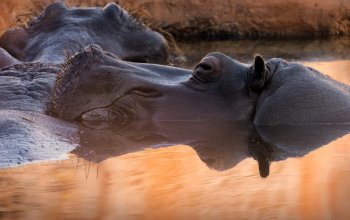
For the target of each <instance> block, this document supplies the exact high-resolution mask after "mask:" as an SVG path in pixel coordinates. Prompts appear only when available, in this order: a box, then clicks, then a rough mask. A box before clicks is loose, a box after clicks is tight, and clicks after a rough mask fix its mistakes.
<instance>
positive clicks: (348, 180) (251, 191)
mask: <svg viewBox="0 0 350 220" xmlns="http://www.w3.org/2000/svg"><path fill="white" fill-rule="evenodd" d="M348 44H349V43H348V42H347V41H345V42H344V40H335V41H309V42H288V43H286V42H276V41H275V42H264V41H258V42H256V41H255V42H250V41H242V42H200V43H192V44H180V46H181V47H182V48H183V49H184V52H185V54H187V55H188V58H187V59H188V62H187V63H185V64H182V65H183V66H187V67H191V66H193V65H195V62H197V61H199V60H200V59H201V58H202V57H203V56H204V55H205V54H206V53H208V52H211V51H222V52H225V53H226V54H228V55H230V56H232V57H234V58H235V59H238V60H240V61H242V62H251V60H252V58H253V55H254V54H258V53H259V54H261V55H263V56H264V57H266V58H270V57H274V56H276V57H282V58H285V59H286V60H289V61H298V62H303V63H305V65H308V66H311V67H313V68H315V69H317V70H319V71H321V72H323V73H325V74H327V75H329V76H331V77H333V78H334V79H336V80H339V81H341V82H343V83H346V84H348V85H350V72H349V70H350V57H349V54H350V53H349V52H350V47H348ZM254 45H255V46H254ZM346 46H347V47H346ZM196 48H197V49H196ZM157 126H158V127H156V128H155V127H147V126H145V125H144V124H142V123H141V122H140V123H137V124H136V125H135V126H134V127H132V126H131V127H130V126H129V127H127V128H123V129H122V130H118V131H113V132H112V133H105V134H102V133H101V134H96V133H94V134H91V133H89V132H90V131H89V130H87V131H81V132H80V133H79V138H80V144H81V145H82V146H81V147H80V148H78V149H77V150H75V151H73V152H72V153H71V154H70V155H69V159H67V160H59V161H52V162H40V163H32V164H27V165H23V166H18V167H13V168H6V169H0V219H271V218H273V219H350V201H349V198H350V134H349V132H348V131H349V130H348V129H347V128H340V129H339V130H336V129H338V128H334V130H336V131H337V132H333V131H334V130H333V129H332V128H325V129H323V128H322V129H319V130H318V128H292V129H288V130H283V129H281V130H280V131H279V132H281V133H282V134H281V135H279V136H278V135H277V136H276V134H278V132H277V133H276V132H272V131H270V130H266V129H265V130H264V129H263V128H262V129H260V130H259V134H260V135H262V136H265V137H266V138H268V139H270V140H273V141H272V142H275V143H277V142H278V143H279V148H274V150H273V151H274V157H275V159H274V160H272V163H271V165H270V172H269V175H268V177H266V178H261V177H260V174H259V166H258V162H257V161H256V160H254V159H253V158H252V157H251V155H250V154H249V150H248V148H247V146H246V145H247V144H246V143H245V141H246V140H247V137H248V136H249V135H250V132H251V128H250V127H249V126H245V125H242V124H240V125H237V126H236V125H235V126H234V128H232V127H231V126H232V125H231V124H226V123H222V124H220V123H219V124H217V123H213V124H209V125H208V124H198V125H193V124H191V123H190V124H188V123H183V124H181V123H176V122H174V124H165V125H161V124H158V125H157ZM160 129H161V130H160ZM230 129H231V130H230ZM303 129H304V130H303ZM232 131H235V132H232ZM313 131H314V132H313ZM115 134H118V135H115ZM292 134H293V135H292ZM281 140H283V141H281ZM172 143H174V144H176V145H172ZM306 143H307V144H306ZM303 144H306V145H308V146H313V147H311V148H310V149H309V148H308V149H304V148H302V149H300V148H299V149H297V150H295V148H293V146H294V145H295V146H299V147H300V146H302V145H303ZM288 150H289V151H288ZM285 152H287V153H285Z"/></svg>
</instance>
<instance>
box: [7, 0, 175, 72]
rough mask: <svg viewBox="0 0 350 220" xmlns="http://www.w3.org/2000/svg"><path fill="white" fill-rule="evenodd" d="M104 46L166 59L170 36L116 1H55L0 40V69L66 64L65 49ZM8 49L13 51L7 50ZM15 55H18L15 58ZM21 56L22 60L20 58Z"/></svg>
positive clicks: (145, 58)
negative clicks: (82, 4)
mask: <svg viewBox="0 0 350 220" xmlns="http://www.w3.org/2000/svg"><path fill="white" fill-rule="evenodd" d="M89 44H99V45H100V46H101V47H102V48H103V49H104V50H106V51H108V52H110V53H113V54H114V55H116V56H118V57H120V58H121V59H123V60H128V61H135V62H153V63H166V62H167V61H168V58H169V50H168V45H167V42H166V40H165V39H164V38H163V36H162V35H160V34H159V33H157V32H154V31H152V30H151V29H149V28H147V27H146V26H145V25H144V24H143V23H142V22H139V21H137V19H135V17H134V16H132V15H130V14H128V12H126V11H125V10H124V9H122V8H121V7H119V6H118V5H117V4H115V3H109V4H108V5H106V6H105V7H104V8H103V9H101V8H72V9H69V8H67V7H66V6H65V5H64V4H62V3H59V2H57V3H53V4H50V5H49V6H47V7H46V9H45V10H44V11H43V12H42V13H41V14H40V15H39V16H38V17H37V18H34V19H33V20H31V21H30V22H29V23H28V27H18V28H14V29H10V30H8V31H7V32H5V33H4V34H3V36H2V37H1V38H0V47H2V48H4V49H5V50H2V49H1V48H0V67H1V66H6V65H10V64H13V63H18V62H20V61H24V62H34V61H36V62H43V63H62V62H63V61H64V59H65V53H67V54H68V55H72V54H73V53H74V51H79V50H80V47H85V46H87V45H89ZM7 52H8V53H7ZM12 56H13V57H12ZM16 59H18V60H16Z"/></svg>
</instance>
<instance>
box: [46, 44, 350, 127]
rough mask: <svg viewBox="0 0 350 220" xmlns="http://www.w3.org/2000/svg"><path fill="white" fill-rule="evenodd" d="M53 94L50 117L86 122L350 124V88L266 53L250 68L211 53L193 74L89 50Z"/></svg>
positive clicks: (76, 60) (71, 66) (64, 74)
mask: <svg viewBox="0 0 350 220" xmlns="http://www.w3.org/2000/svg"><path fill="white" fill-rule="evenodd" d="M67 82H69V83H67ZM54 90H55V92H54V95H53V97H52V98H53V99H52V102H51V103H52V105H51V112H52V113H53V114H56V115H58V116H59V117H62V118H65V119H78V120H82V121H83V122H85V123H90V122H94V121H105V122H108V123H109V124H110V123H112V124H115V123H120V122H121V121H128V120H129V121H130V120H134V119H149V120H151V121H152V120H153V121H167V120H168V121H176V120H178V121H181V120H183V121H184V120H186V121H188V120H193V121H201V120H212V121H215V120H218V121H220V120H225V121H237V120H251V121H253V122H254V123H255V124H259V125H300V124H324V123H330V124H333V123H334V124H337V123H350V88H349V86H347V85H344V84H342V83H340V82H336V81H334V80H333V79H331V78H329V77H327V76H325V75H323V74H321V73H319V72H317V71H316V70H313V69H311V68H308V67H305V66H303V65H301V64H297V63H288V62H286V61H284V60H282V59H271V60H269V61H267V62H266V63H265V61H264V60H263V59H262V57H260V56H257V57H256V58H255V61H254V64H253V65H246V64H243V63H240V62H238V61H236V60H233V59H231V58H230V57H227V56H226V55H224V54H221V53H211V54H209V55H207V56H206V57H204V58H203V59H202V61H201V62H200V63H199V64H198V65H197V66H196V68H195V69H194V70H193V71H191V70H187V69H180V68H174V67H168V66H162V65H154V64H135V63H130V62H125V61H122V60H120V59H115V58H114V57H111V56H108V54H105V53H104V52H103V51H102V50H101V49H99V48H95V54H92V52H90V51H85V52H82V53H80V54H77V55H76V56H74V57H72V58H71V60H69V64H67V68H65V69H64V70H63V71H62V73H61V74H60V76H59V77H58V80H57V82H56V86H55V89H54ZM108 123H107V124H108ZM107 124H105V125H106V126H108V125H107Z"/></svg>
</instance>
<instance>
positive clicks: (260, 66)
mask: <svg viewBox="0 0 350 220" xmlns="http://www.w3.org/2000/svg"><path fill="white" fill-rule="evenodd" d="M252 70H253V71H252V73H251V76H250V79H249V84H250V88H251V89H252V90H253V91H254V92H257V93H261V91H262V90H263V88H264V86H265V85H266V83H267V82H268V81H269V80H270V78H271V74H270V71H269V70H268V69H267V68H266V65H265V61H264V59H263V58H262V57H261V56H259V55H257V56H255V59H254V65H253V68H252Z"/></svg>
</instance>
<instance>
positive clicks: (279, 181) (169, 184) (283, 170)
mask: <svg viewBox="0 0 350 220" xmlns="http://www.w3.org/2000/svg"><path fill="white" fill-rule="evenodd" d="M349 143H350V134H349V135H346V136H343V137H342V138H339V139H337V140H335V141H333V142H331V143H330V144H328V145H326V146H324V147H322V148H319V149H318V150H315V151H313V152H311V153H310V154H308V155H306V156H305V157H302V158H291V159H287V160H285V161H280V162H274V163H273V164H272V165H271V173H270V176H269V177H268V178H266V179H262V178H260V177H259V173H258V169H257V163H256V161H254V160H253V159H251V158H249V159H245V160H243V161H242V162H241V163H239V164H238V165H237V166H235V167H234V168H232V169H229V170H227V171H222V172H219V171H214V170H211V169H209V168H208V167H207V166H206V165H205V164H204V163H203V162H202V161H201V160H200V159H199V158H198V156H197V154H196V153H195V151H194V150H192V148H190V147H187V146H184V145H178V146H173V147H169V148H160V149H147V150H144V151H139V152H135V153H129V154H126V155H123V156H119V157H114V158H109V159H107V160H104V161H102V162H101V163H99V164H92V163H89V162H87V161H83V160H82V159H80V160H78V159H77V158H76V157H75V156H74V155H72V156H71V159H69V160H65V161H61V162H52V163H46V164H31V165H27V166H24V167H21V168H11V169H5V170H0V176H1V177H0V178H1V189H0V191H1V192H2V193H1V194H0V216H1V217H2V219H14V218H21V219H49V218H50V219H233V218H234V219H236V218H237V219H271V218H275V219H300V218H303V219H325V218H327V219H349V218H350V203H349V198H350V187H349V186H350V145H349ZM5 189H6V190H5Z"/></svg>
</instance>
